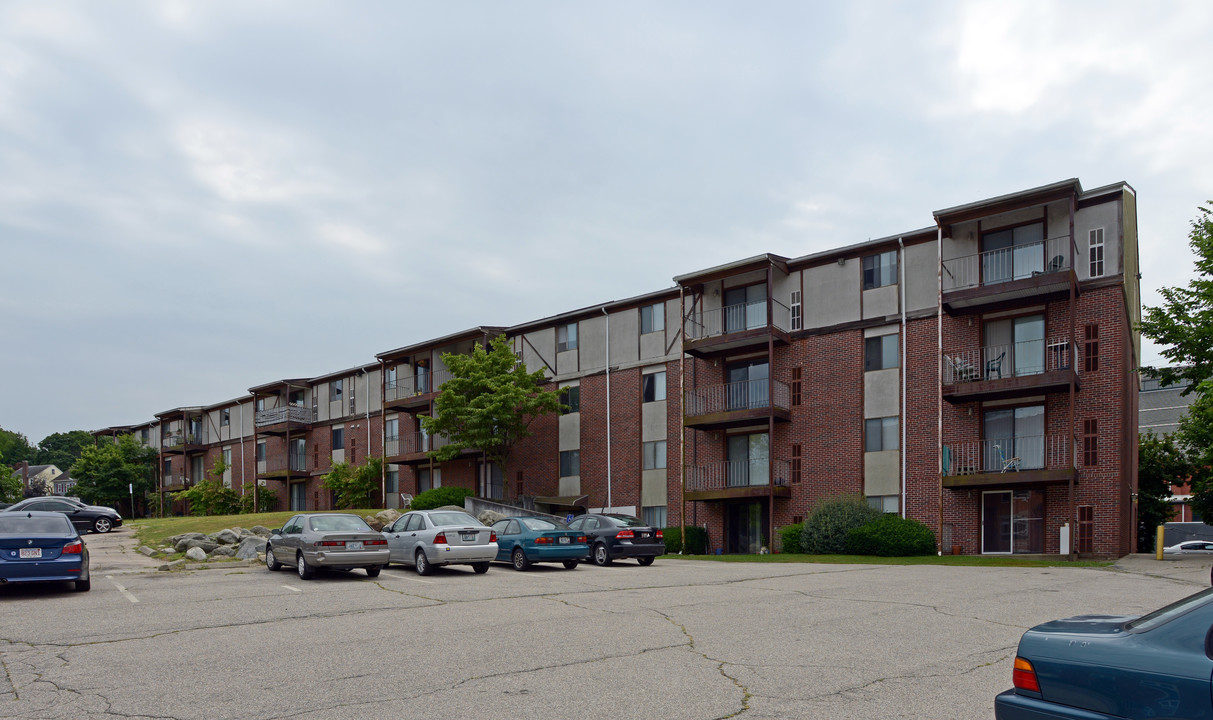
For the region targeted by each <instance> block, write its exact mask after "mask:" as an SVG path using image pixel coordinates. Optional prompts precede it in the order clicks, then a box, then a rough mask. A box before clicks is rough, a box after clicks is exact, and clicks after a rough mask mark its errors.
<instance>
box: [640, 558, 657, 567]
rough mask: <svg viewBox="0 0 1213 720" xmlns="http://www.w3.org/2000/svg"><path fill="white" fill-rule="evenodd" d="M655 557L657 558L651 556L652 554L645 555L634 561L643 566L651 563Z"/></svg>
mask: <svg viewBox="0 0 1213 720" xmlns="http://www.w3.org/2000/svg"><path fill="white" fill-rule="evenodd" d="M656 559H657V558H655V557H653V556H652V555H645V556H643V557H638V558H636V562H638V563H640V564H641V565H643V566H644V567H648V566H649V565H652V564H653V561H654V560H656Z"/></svg>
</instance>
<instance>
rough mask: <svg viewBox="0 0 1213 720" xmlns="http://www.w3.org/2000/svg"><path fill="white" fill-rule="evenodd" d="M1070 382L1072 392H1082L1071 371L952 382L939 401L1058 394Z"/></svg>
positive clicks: (1068, 387) (1076, 374)
mask: <svg viewBox="0 0 1213 720" xmlns="http://www.w3.org/2000/svg"><path fill="white" fill-rule="evenodd" d="M1071 380H1073V381H1074V385H1075V389H1076V390H1080V389H1082V384H1081V383H1080V382H1079V379H1078V373H1076V372H1075V371H1074V370H1073V369H1070V368H1066V369H1063V370H1050V371H1048V372H1043V373H1036V374H1034V375H1019V376H1012V377H1005V378H996V379H994V380H976V381H973V382H961V383H954V384H952V385H944V386H943V399H944V400H947V401H948V402H950V403H967V402H975V401H977V400H1001V399H1004V398H1015V397H1026V396H1029V395H1040V394H1042V393H1049V392H1060V391H1063V390H1069V389H1070V381H1071Z"/></svg>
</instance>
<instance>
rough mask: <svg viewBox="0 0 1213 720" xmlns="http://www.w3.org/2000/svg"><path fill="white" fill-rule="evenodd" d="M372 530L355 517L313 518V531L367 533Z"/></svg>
mask: <svg viewBox="0 0 1213 720" xmlns="http://www.w3.org/2000/svg"><path fill="white" fill-rule="evenodd" d="M370 529H371V527H370V525H367V524H366V521H364V520H363V519H362V518H360V517H356V516H354V515H325V516H321V517H314V518H312V530H315V531H316V532H365V531H369V530H370Z"/></svg>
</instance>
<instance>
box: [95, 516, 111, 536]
mask: <svg viewBox="0 0 1213 720" xmlns="http://www.w3.org/2000/svg"><path fill="white" fill-rule="evenodd" d="M93 529H94V530H96V531H97V532H99V533H107V532H109V531H110V530H113V529H114V523H112V522H110V519H109V518H97V519H96V520H95V521H94V522H93Z"/></svg>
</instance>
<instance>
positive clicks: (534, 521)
mask: <svg viewBox="0 0 1213 720" xmlns="http://www.w3.org/2000/svg"><path fill="white" fill-rule="evenodd" d="M519 522H521V523H522V524H523V525H526V526H527V528H528V529H530V530H534V531H535V532H543V531H545V530H568V529H569V526H568V525H565V524H564V523H562V522H560V521H559V520H544V519H543V518H520V519H519Z"/></svg>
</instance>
